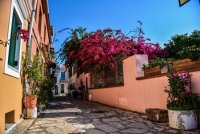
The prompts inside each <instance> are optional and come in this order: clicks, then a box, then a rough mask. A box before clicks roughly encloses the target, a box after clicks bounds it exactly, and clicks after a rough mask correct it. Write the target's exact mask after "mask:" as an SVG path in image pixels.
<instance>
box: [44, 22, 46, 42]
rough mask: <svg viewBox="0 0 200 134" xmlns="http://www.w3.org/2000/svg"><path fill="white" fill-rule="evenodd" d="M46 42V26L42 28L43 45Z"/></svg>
mask: <svg viewBox="0 0 200 134" xmlns="http://www.w3.org/2000/svg"><path fill="white" fill-rule="evenodd" d="M45 41H46V25H45V26H44V43H45Z"/></svg>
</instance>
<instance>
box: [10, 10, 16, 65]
mask: <svg viewBox="0 0 200 134" xmlns="http://www.w3.org/2000/svg"><path fill="white" fill-rule="evenodd" d="M17 31H18V23H17V17H16V15H15V14H13V18H12V27H11V35H10V47H9V56H8V65H10V66H12V67H14V66H15V51H16V41H17Z"/></svg>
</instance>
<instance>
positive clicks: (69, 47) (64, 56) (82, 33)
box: [58, 27, 89, 67]
mask: <svg viewBox="0 0 200 134" xmlns="http://www.w3.org/2000/svg"><path fill="white" fill-rule="evenodd" d="M88 35H89V33H87V32H86V28H82V27H78V28H76V29H71V30H70V36H69V37H68V38H66V40H65V41H64V43H63V45H62V47H61V49H60V50H59V55H58V57H59V58H60V59H61V61H64V62H65V63H66V65H67V66H69V67H71V66H72V65H73V64H74V63H75V62H76V63H77V64H81V63H80V61H77V59H78V58H76V55H77V53H78V50H79V48H80V42H81V40H82V39H84V38H85V37H87V36H88ZM70 52H73V55H75V56H74V58H73V59H69V58H68V57H69V56H70V55H72V53H70Z"/></svg>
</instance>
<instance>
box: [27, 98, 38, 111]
mask: <svg viewBox="0 0 200 134" xmlns="http://www.w3.org/2000/svg"><path fill="white" fill-rule="evenodd" d="M36 106H37V97H36V96H34V95H28V96H26V107H27V108H34V107H36Z"/></svg>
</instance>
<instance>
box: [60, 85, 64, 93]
mask: <svg viewBox="0 0 200 134" xmlns="http://www.w3.org/2000/svg"><path fill="white" fill-rule="evenodd" d="M64 87H65V85H64V84H61V93H64Z"/></svg>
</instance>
